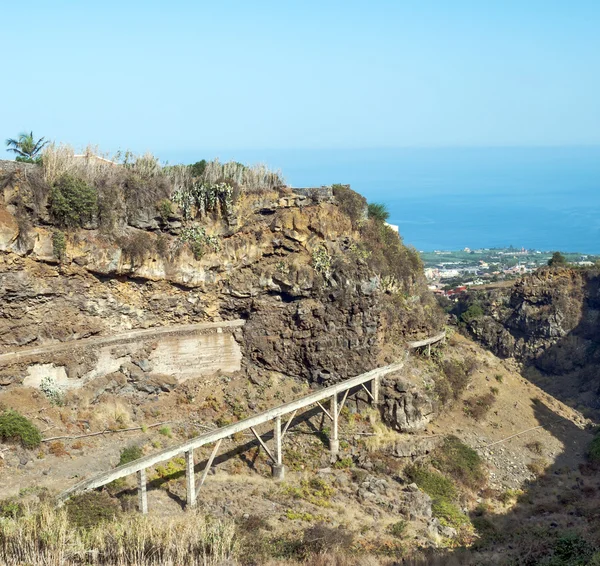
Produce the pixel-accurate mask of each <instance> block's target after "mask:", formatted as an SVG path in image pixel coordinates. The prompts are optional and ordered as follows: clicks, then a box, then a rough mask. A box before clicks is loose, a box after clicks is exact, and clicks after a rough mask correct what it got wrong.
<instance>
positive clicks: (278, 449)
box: [271, 417, 285, 480]
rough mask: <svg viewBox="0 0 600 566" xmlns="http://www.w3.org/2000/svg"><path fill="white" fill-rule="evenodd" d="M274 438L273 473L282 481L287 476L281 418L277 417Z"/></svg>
mask: <svg viewBox="0 0 600 566" xmlns="http://www.w3.org/2000/svg"><path fill="white" fill-rule="evenodd" d="M273 438H274V439H275V462H273V466H272V468H271V471H272V473H273V477H274V478H275V479H277V480H282V479H283V478H284V476H285V466H284V465H283V452H282V446H281V417H275V431H274V435H273Z"/></svg>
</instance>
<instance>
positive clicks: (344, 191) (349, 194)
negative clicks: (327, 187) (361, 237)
mask: <svg viewBox="0 0 600 566" xmlns="http://www.w3.org/2000/svg"><path fill="white" fill-rule="evenodd" d="M331 190H332V192H333V196H334V197H335V200H336V202H337V204H338V206H339V207H340V210H341V211H342V212H343V213H344V214H345V215H346V216H348V217H349V218H350V221H351V222H352V227H353V228H358V226H359V225H360V224H361V223H362V222H363V221H364V220H365V218H366V212H367V199H366V198H365V197H363V196H362V195H359V194H358V193H357V192H355V191H353V190H352V189H351V188H350V185H340V184H336V185H331Z"/></svg>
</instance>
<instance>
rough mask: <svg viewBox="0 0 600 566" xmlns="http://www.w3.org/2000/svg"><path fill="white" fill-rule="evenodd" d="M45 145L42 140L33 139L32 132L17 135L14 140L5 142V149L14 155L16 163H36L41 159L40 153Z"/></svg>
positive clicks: (10, 139)
mask: <svg viewBox="0 0 600 566" xmlns="http://www.w3.org/2000/svg"><path fill="white" fill-rule="evenodd" d="M47 143H48V142H47V141H44V138H40V139H39V140H36V139H35V138H34V137H33V132H29V133H27V132H23V133H21V134H19V137H18V138H17V139H16V140H15V139H12V138H9V139H7V140H6V147H7V148H8V149H7V150H6V151H12V152H13V153H16V154H17V157H16V158H15V160H16V161H23V162H25V163H37V162H38V161H39V160H40V159H41V155H40V152H41V151H42V149H44V146H45V145H46V144H47Z"/></svg>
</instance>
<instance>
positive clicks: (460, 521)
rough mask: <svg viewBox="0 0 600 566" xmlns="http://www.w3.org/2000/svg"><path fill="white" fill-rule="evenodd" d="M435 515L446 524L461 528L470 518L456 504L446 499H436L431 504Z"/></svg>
mask: <svg viewBox="0 0 600 566" xmlns="http://www.w3.org/2000/svg"><path fill="white" fill-rule="evenodd" d="M431 511H432V514H433V516H434V517H437V518H438V519H439V520H440V523H442V525H444V526H448V527H454V528H455V529H460V528H461V527H464V526H466V525H468V524H469V522H470V521H469V518H468V517H467V516H466V515H465V514H464V513H463V512H462V511H461V510H460V509H459V508H458V507H457V506H456V504H454V503H452V502H450V501H447V500H445V499H434V501H433V503H432V505H431Z"/></svg>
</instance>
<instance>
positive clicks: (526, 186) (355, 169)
mask: <svg viewBox="0 0 600 566" xmlns="http://www.w3.org/2000/svg"><path fill="white" fill-rule="evenodd" d="M215 156H218V157H219V158H220V159H221V160H228V159H236V160H238V161H242V162H245V163H255V162H262V163H266V164H268V165H269V166H270V167H272V168H275V169H280V170H281V171H282V172H283V175H284V177H285V179H286V181H287V182H288V183H289V184H291V185H292V186H296V187H307V186H320V185H329V184H331V183H344V184H350V185H351V186H352V188H353V189H355V190H356V191H358V192H359V193H361V194H363V195H364V196H365V197H366V198H367V199H368V200H369V202H380V203H384V204H386V205H387V208H388V210H389V212H390V218H389V222H390V223H391V224H397V225H398V226H399V229H400V234H401V236H402V238H403V239H404V241H405V243H406V244H409V245H412V246H415V247H416V248H417V249H418V250H422V251H433V250H456V249H462V248H464V247H469V248H491V247H508V246H510V245H512V246H515V247H519V248H520V247H525V248H528V249H532V248H535V249H538V250H543V251H546V250H561V251H569V252H582V253H589V254H600V147H552V148H550V147H549V148H439V149H438V148H412V149H366V150H359V149H352V150H330V149H328V150H320V151H319V150H265V151H247V150H246V151H222V152H215V153H214V155H197V154H194V156H192V155H191V154H189V152H185V156H184V155H183V152H182V153H180V154H179V155H178V156H176V155H173V156H172V157H173V158H174V161H183V162H188V163H189V162H193V161H196V160H198V159H202V158H207V159H211V158H213V157H215ZM186 159H187V160H186Z"/></svg>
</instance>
